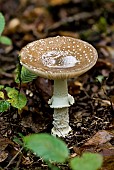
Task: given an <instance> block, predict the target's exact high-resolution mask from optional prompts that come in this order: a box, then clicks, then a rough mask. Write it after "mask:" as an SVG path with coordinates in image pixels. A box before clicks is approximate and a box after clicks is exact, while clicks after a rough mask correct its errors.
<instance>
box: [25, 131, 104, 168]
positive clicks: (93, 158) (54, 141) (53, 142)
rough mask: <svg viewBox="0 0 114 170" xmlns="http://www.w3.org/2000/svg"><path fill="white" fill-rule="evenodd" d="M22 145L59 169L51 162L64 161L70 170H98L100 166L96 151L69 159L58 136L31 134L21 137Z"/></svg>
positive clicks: (99, 156) (64, 145)
mask: <svg viewBox="0 0 114 170" xmlns="http://www.w3.org/2000/svg"><path fill="white" fill-rule="evenodd" d="M23 141H24V146H25V148H27V149H30V150H31V151H32V152H33V153H34V154H36V155H37V156H39V157H41V158H42V159H43V160H44V161H45V162H46V163H47V164H48V166H49V167H50V168H51V169H52V170H53V169H55V168H56V169H59V168H58V167H55V165H53V164H55V163H56V164H57V163H59V165H60V164H63V163H65V162H66V161H67V162H68V163H69V167H70V168H71V169H72V170H98V169H99V168H100V167H101V166H102V162H103V158H102V156H101V155H100V154H97V153H84V154H82V156H81V157H78V156H77V157H75V158H72V159H69V153H70V152H69V149H68V148H67V145H66V144H65V143H64V142H63V141H62V140H61V139H59V138H56V137H54V136H51V135H49V134H45V133H44V134H42V133H41V134H32V135H29V136H26V137H24V138H23Z"/></svg>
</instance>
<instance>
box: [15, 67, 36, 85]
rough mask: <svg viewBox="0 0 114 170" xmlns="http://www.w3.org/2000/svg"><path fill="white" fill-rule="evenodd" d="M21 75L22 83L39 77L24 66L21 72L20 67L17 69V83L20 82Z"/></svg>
mask: <svg viewBox="0 0 114 170" xmlns="http://www.w3.org/2000/svg"><path fill="white" fill-rule="evenodd" d="M19 76H21V77H20V78H21V82H22V83H28V82H31V81H33V79H36V78H37V77H38V75H36V74H34V73H32V72H31V71H29V70H27V69H26V68H25V67H23V66H22V69H21V74H20V72H19V68H18V69H17V75H16V79H15V82H16V83H20V81H19V80H20V78H19Z"/></svg>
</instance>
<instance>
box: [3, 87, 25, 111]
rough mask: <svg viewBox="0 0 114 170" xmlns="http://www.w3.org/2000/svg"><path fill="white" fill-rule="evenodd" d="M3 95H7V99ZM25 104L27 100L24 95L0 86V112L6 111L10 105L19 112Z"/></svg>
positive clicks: (13, 89)
mask: <svg viewBox="0 0 114 170" xmlns="http://www.w3.org/2000/svg"><path fill="white" fill-rule="evenodd" d="M5 93H7V98H6V97H5ZM26 103H27V99H26V97H25V95H24V94H22V93H20V92H19V91H18V90H16V89H15V88H11V87H4V86H2V85H0V112H4V111H7V110H8V109H9V108H10V105H11V106H13V107H15V108H17V109H19V110H21V109H22V108H23V107H24V106H25V105H26Z"/></svg>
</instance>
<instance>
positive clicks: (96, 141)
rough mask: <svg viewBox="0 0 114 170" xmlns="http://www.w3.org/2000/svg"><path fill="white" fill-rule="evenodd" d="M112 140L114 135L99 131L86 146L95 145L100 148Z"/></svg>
mask: <svg viewBox="0 0 114 170" xmlns="http://www.w3.org/2000/svg"><path fill="white" fill-rule="evenodd" d="M112 138H114V133H112V132H109V131H106V130H101V131H98V132H97V133H96V134H95V135H94V136H93V137H92V138H91V139H89V140H88V141H87V142H86V143H85V144H84V145H85V146H87V145H94V146H98V145H101V144H104V143H106V142H108V141H110V140H111V139H112Z"/></svg>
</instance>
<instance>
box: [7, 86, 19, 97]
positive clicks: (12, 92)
mask: <svg viewBox="0 0 114 170" xmlns="http://www.w3.org/2000/svg"><path fill="white" fill-rule="evenodd" d="M5 90H6V91H7V95H8V97H9V98H15V97H17V96H18V93H19V92H18V91H17V90H16V89H15V88H11V87H6V88H5Z"/></svg>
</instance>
